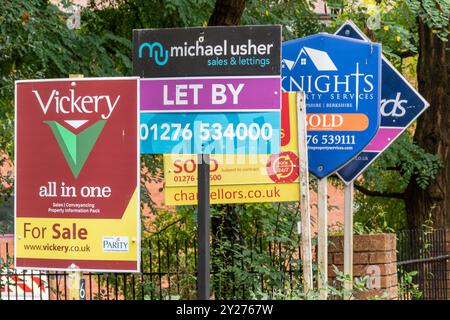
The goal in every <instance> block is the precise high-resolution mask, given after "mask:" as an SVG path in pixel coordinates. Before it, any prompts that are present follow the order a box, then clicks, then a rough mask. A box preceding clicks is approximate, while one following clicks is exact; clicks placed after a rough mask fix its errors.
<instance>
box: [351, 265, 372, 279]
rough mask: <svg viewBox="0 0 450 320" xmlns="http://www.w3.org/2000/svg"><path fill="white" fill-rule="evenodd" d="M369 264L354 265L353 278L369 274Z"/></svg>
mask: <svg viewBox="0 0 450 320" xmlns="http://www.w3.org/2000/svg"><path fill="white" fill-rule="evenodd" d="M368 266H369V265H368V264H357V265H353V276H355V277H362V276H365V275H366V274H367V267H368Z"/></svg>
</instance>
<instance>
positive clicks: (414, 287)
mask: <svg viewBox="0 0 450 320" xmlns="http://www.w3.org/2000/svg"><path fill="white" fill-rule="evenodd" d="M417 274H418V272H417V271H411V272H404V273H402V275H401V277H400V279H399V288H398V294H399V295H400V296H403V297H406V298H407V300H417V299H420V298H421V297H422V294H423V293H422V291H420V289H419V285H418V284H416V277H417Z"/></svg>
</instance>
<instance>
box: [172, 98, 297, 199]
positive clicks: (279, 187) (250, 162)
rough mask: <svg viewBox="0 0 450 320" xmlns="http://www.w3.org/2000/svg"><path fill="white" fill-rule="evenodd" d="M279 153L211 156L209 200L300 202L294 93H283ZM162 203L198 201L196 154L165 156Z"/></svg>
mask: <svg viewBox="0 0 450 320" xmlns="http://www.w3.org/2000/svg"><path fill="white" fill-rule="evenodd" d="M281 118H282V119H281V127H282V128H281V153H280V154H278V155H266V154H253V155H235V154H230V155H211V156H210V170H211V173H210V178H211V180H210V181H211V197H210V201H211V203H216V204H219V203H250V202H281V201H299V183H298V139H297V111H296V94H295V93H294V92H291V93H283V97H282V109H281ZM164 177H165V203H166V204H167V205H187V204H196V203H197V156H196V155H164Z"/></svg>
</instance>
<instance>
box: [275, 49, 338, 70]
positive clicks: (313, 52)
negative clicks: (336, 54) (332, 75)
mask: <svg viewBox="0 0 450 320" xmlns="http://www.w3.org/2000/svg"><path fill="white" fill-rule="evenodd" d="M308 59H309V60H310V61H311V62H312V63H313V64H314V66H315V67H316V69H317V70H318V71H337V68H336V66H335V64H334V62H333V60H331V58H330V56H329V55H328V53H326V52H325V51H321V50H317V49H313V48H308V47H303V48H302V49H301V50H300V52H299V53H298V56H297V59H295V61H292V60H288V59H283V63H284V64H285V65H286V67H287V68H288V69H289V70H292V69H294V68H295V66H296V65H297V63H299V62H300V64H301V65H302V66H304V65H306V64H307V62H308Z"/></svg>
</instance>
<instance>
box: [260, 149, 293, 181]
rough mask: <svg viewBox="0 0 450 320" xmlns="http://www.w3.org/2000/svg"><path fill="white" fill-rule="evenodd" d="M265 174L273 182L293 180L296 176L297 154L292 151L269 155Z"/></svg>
mask: <svg viewBox="0 0 450 320" xmlns="http://www.w3.org/2000/svg"><path fill="white" fill-rule="evenodd" d="M267 174H268V175H269V177H270V179H272V180H273V181H275V182H284V183H288V182H294V181H295V180H296V179H297V178H298V156H297V155H296V154H295V153H293V152H292V151H283V152H281V153H280V154H273V155H271V156H270V158H269V161H268V162H267Z"/></svg>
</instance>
